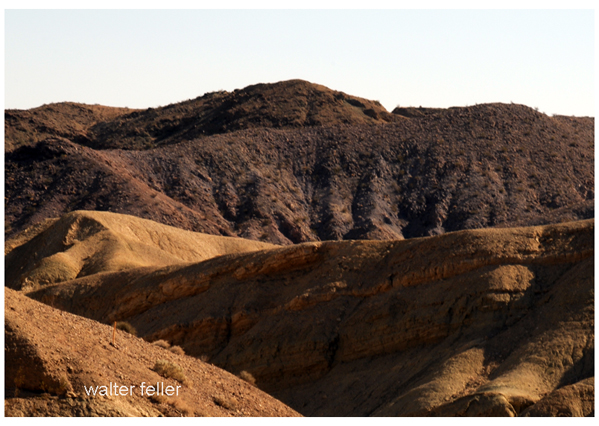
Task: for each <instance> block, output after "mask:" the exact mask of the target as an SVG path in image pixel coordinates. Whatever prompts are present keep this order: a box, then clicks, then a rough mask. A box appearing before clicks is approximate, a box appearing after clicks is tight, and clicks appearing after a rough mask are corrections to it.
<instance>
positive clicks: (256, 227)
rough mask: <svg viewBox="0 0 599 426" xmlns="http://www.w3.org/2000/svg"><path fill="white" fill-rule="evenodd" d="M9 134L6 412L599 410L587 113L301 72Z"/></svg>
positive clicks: (85, 109) (23, 122) (19, 118)
mask: <svg viewBox="0 0 599 426" xmlns="http://www.w3.org/2000/svg"><path fill="white" fill-rule="evenodd" d="M5 135H6V141H5V165H6V172H5V178H6V193H5V212H6V217H5V238H6V243H5V265H6V273H5V324H6V325H5V341H6V344H5V354H6V376H5V377H6V378H5V390H6V396H7V397H6V400H5V410H6V415H8V416H23V415H24V416H82V415H83V416H181V415H185V416H297V415H303V416H594V119H593V118H590V117H565V116H547V115H545V114H543V113H540V112H538V111H536V110H534V109H532V108H529V107H527V106H524V105H515V104H484V105H475V106H469V107H455V108H448V109H433V108H418V107H400V106H398V107H397V108H395V109H394V110H393V111H392V112H388V111H386V110H385V108H384V107H382V105H380V103H378V102H377V101H373V100H367V99H363V98H358V97H355V96H351V95H347V94H345V93H342V92H338V91H334V90H331V89H328V88H326V87H324V86H320V85H317V84H313V83H308V82H305V81H302V80H291V81H287V82H280V83H275V84H258V85H254V86H249V87H247V88H245V89H239V90H236V91H234V92H214V93H208V94H205V95H203V96H200V97H198V98H196V99H192V100H188V101H185V102H181V103H178V104H173V105H168V106H165V107H161V108H149V109H146V110H130V109H125V108H111V107H104V106H99V105H94V106H90V105H82V104H74V103H62V104H52V105H44V106H42V107H39V108H35V109H32V110H27V111H21V110H7V111H5ZM115 323H118V324H119V328H122V329H118V330H116V333H115V336H114V337H113V333H114V328H113V326H114V324H115ZM126 330H128V331H129V332H127V331H126ZM113 339H115V340H114V342H113ZM159 361H160V362H159ZM160 363H162V364H165V365H166V364H168V365H171V366H172V364H175V365H176V366H177V367H178V368H177V369H176V370H177V371H178V372H179V375H177V376H176V377H178V379H177V378H174V376H173V375H172V374H171V375H169V374H168V373H164V371H163V370H161V369H160V366H159V364H160ZM159 381H163V382H164V383H165V385H166V386H171V387H172V388H176V386H180V387H181V393H180V394H179V395H177V396H168V397H167V396H160V397H158V396H153V397H149V396H143V395H141V394H139V393H134V392H133V394H132V395H131V394H130V395H126V396H122V395H117V396H114V395H108V396H103V395H96V396H93V395H89V392H87V389H89V388H90V387H92V386H102V385H103V384H104V383H106V384H108V383H117V382H118V383H119V385H122V386H124V387H131V386H137V389H139V385H140V383H142V382H144V383H156V382H159Z"/></svg>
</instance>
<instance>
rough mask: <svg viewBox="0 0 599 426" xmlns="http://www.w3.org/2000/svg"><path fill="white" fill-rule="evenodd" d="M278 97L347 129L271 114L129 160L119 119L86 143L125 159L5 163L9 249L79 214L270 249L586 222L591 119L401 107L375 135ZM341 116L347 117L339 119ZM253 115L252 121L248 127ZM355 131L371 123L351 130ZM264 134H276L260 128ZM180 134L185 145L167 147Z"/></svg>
mask: <svg viewBox="0 0 599 426" xmlns="http://www.w3.org/2000/svg"><path fill="white" fill-rule="evenodd" d="M286 84H288V85H291V86H292V87H295V88H296V89H297V88H298V87H299V88H304V89H305V91H307V92H308V93H313V92H314V93H320V94H323V95H322V96H323V97H324V98H326V96H325V95H327V96H328V95H330V99H329V102H330V105H328V104H326V103H324V104H323V102H325V101H324V100H323V101H321V103H319V104H318V105H320V109H319V110H318V111H321V112H322V111H329V112H330V111H337V112H339V111H341V112H339V114H340V115H339V117H341V118H339V117H338V116H334V118H331V120H329V121H327V120H324V119H323V120H321V122H326V123H330V122H336V123H341V122H343V121H344V120H345V121H346V122H349V123H352V124H334V125H330V124H329V125H325V126H322V125H316V124H317V123H318V122H319V121H310V123H311V124H313V125H310V126H303V127H302V125H305V124H306V123H307V121H306V120H305V119H301V120H300V119H297V120H295V119H293V120H292V119H291V118H289V120H287V121H285V120H282V119H280V120H279V121H276V122H275V120H274V119H272V114H274V113H273V112H268V111H267V112H265V115H264V116H262V115H260V114H259V111H261V109H258V111H255V110H249V112H246V113H245V115H243V117H245V119H243V120H242V119H239V120H237V121H236V120H232V121H231V123H237V124H235V126H237V127H244V126H246V127H249V126H250V125H252V126H253V125H255V126H257V127H256V128H250V129H245V130H237V131H230V132H227V133H224V134H214V135H211V136H197V135H196V134H190V133H189V132H187V131H186V130H185V131H184V130H181V129H182V128H180V129H179V130H180V131H177V132H173V133H172V135H175V134H176V135H178V136H172V137H171V138H170V139H168V138H167V139H168V140H167V139H163V140H162V142H160V141H158V140H157V139H152V140H153V141H154V142H152V143H153V144H159V145H160V144H162V145H164V146H160V147H158V148H155V149H141V150H136V149H135V148H140V147H145V145H143V144H142V145H143V146H142V145H139V146H138V144H135V143H134V144H133V145H130V144H128V142H127V141H128V140H129V139H127V138H126V137H123V138H121V135H123V131H124V130H122V129H123V128H126V127H127V126H129V125H130V124H131V123H132V122H133V121H135V119H134V118H135V117H133V118H132V115H131V114H129V115H124V116H120V117H119V118H117V119H115V120H116V121H119V120H121V121H122V125H114V127H111V125H110V123H113V124H114V123H115V121H108V122H104V123H103V124H102V126H103V127H102V126H100V125H97V126H100V127H102V128H103V130H102V132H103V133H102V134H103V135H104V136H102V138H99V139H98V138H96V139H94V138H92V137H91V136H89V135H90V134H92V133H94V132H96V131H97V129H98V127H97V126H96V127H94V128H96V130H90V131H89V132H88V136H87V138H88V139H86V140H87V142H86V143H87V144H89V145H101V147H102V148H105V147H106V146H113V145H117V146H124V147H126V148H127V149H100V150H97V149H93V148H90V147H88V146H83V145H81V144H80V143H77V142H74V141H72V140H67V139H64V138H63V139H60V138H54V139H48V140H45V141H43V142H41V143H38V144H37V145H35V146H25V147H22V148H20V149H17V150H15V151H13V152H9V153H7V155H6V199H5V203H6V224H7V230H6V234H7V235H8V236H12V235H14V234H15V233H16V232H18V231H20V230H23V229H25V228H26V227H28V226H29V225H32V224H34V223H36V222H39V221H42V220H43V219H45V218H49V217H58V216H60V215H62V214H63V213H65V212H69V211H72V210H76V209H86V210H104V211H113V212H119V213H127V214H132V215H136V216H139V217H144V218H148V219H152V220H155V221H158V222H161V223H164V224H168V225H173V226H178V227H181V228H184V229H189V230H195V231H202V232H207V233H212V234H221V235H228V236H241V237H245V238H250V239H261V240H264V241H269V242H273V243H279V244H289V243H297V242H302V241H317V240H336V239H397V238H410V237H416V236H424V235H434V234H439V233H443V232H446V231H455V230H458V229H472V228H482V227H506V226H515V225H536V224H544V223H554V222H560V221H567V220H576V219H585V218H590V217H593V216H594V139H593V137H594V121H593V119H592V118H575V117H562V116H554V117H549V116H547V115H545V114H542V113H539V112H537V111H535V110H533V109H531V108H528V107H525V106H522V105H505V104H486V105H477V106H472V107H464V108H449V109H441V110H426V111H425V112H422V111H420V112H421V115H418V114H416V112H418V111H419V109H418V108H412V109H406V108H404V109H401V108H399V109H397V110H396V112H397V113H402V114H404V115H403V116H401V118H400V119H399V121H394V120H392V119H388V120H389V122H387V121H385V120H382V119H379V120H378V121H377V120H375V119H374V118H371V117H370V116H368V115H365V114H364V110H361V109H360V107H354V106H351V104H349V103H347V102H346V100H347V99H350V98H349V97H347V95H339V99H341V98H342V96H343V97H344V98H343V99H346V100H343V101H340V100H338V99H337V98H335V95H333V94H334V93H337V92H333V91H328V92H327V91H325V90H324V89H321V86H314V87H312V86H310V85H308V84H307V83H302V84H303V85H299V86H298V84H299V83H297V82H296V81H293V82H288V83H286ZM281 85H283V86H285V85H284V84H283V83H280V84H278V85H258V86H253V87H250V88H247V89H244V90H243V91H239V92H240V94H236V95H235V96H236V97H243V96H246V95H247V93H253V91H256V90H257V88H261V91H262V93H271V92H272V91H274V90H275V89H276V88H277V87H279V86H281ZM304 86H307V87H308V88H311V90H312V91H309V90H308V89H306V88H305V87H304ZM297 90H299V89H297ZM233 93H234V94H235V93H237V92H233ZM284 93H287V92H284ZM242 95H243V96H242ZM214 96H216V95H214ZM219 96H225V97H227V96H228V97H232V96H233V94H228V95H227V94H222V95H219ZM248 96H249V95H248ZM271 96H272V98H273V99H278V98H277V96H275V94H272V95H271ZM207 97H208V98H209V97H210V96H209V95H206V96H204V97H203V98H200V99H204V101H206V99H207ZM264 97H266V95H264ZM249 99H250V100H248V101H247V102H245V103H243V102H241V103H239V104H237V105H238V106H239V105H244V108H246V107H248V105H249V104H252V105H254V104H255V102H257V101H256V99H258V98H256V97H254V98H252V97H250V98H249ZM259 99H262V98H259ZM326 99H328V98H326ZM335 99H337V100H338V102H340V103H336V102H337V101H335ZM352 99H353V98H352ZM250 101H251V102H250ZM198 102H199V101H198ZM206 102H207V101H206ZM298 102H299V101H298ZM352 102H353V101H352ZM296 103H297V102H295V103H293V102H292V103H291V104H292V105H295V104H296ZM362 103H363V104H364V105H365V106H369V107H372V108H373V109H374V107H375V106H376V105H375V104H367V103H366V101H363V102H362ZM269 105H270V104H269ZM274 105H278V106H280V107H281V108H283V107H284V106H285V104H278V103H274ZM310 105H312V104H310ZM327 105H328V107H326V106H327ZM348 105H350V106H351V108H350V109H349V112H347V111H345V110H344V109H343V108H346V107H348ZM325 107H326V108H325ZM337 107H339V108H340V109H338V110H335V108H337ZM176 108H179V107H178V106H177V105H173V106H170V107H165V108H164V110H170V109H176ZM181 108H183V106H181ZM240 108H241V107H240ZM248 108H249V107H248ZM288 109H289V111H287V110H283V109H282V111H287V112H285V114H287V115H285V116H287V117H296V116H294V115H293V113H294V111H296V110H295V109H293V108H292V107H289V108H288ZM407 110H409V111H408V112H406V111H407ZM252 111H253V112H252ZM274 111H275V112H276V113H280V114H281V117H282V116H284V113H283V112H280V111H279V110H278V109H275V110H274ZM410 111H411V112H410ZM414 111H416V112H414ZM163 112H164V111H163ZM342 112H344V113H346V114H345V115H343V114H342ZM152 114H158V110H156V111H141V112H136V113H133V115H135V116H136V117H138V118H139V119H140V120H141V117H142V116H144V117H146V118H147V116H148V115H152ZM298 114H299V112H298ZM322 114H324V113H322ZM322 114H321V115H322ZM356 114H357V115H356ZM359 114H361V115H359ZM377 114H378V116H380V117H388V116H389V114H388V113H384V112H381V111H379V112H377ZM253 116H256V117H262V118H261V119H260V120H261V121H260V120H258V122H256V120H257V119H256V120H254V119H249V118H248V117H253ZM393 116H395V117H400V116H399V115H398V114H393ZM268 117H271V118H268ZM298 117H299V116H298ZM302 117H303V115H302ZM331 117H332V116H331ZM356 117H358V118H360V117H361V120H362V121H363V122H365V123H366V122H367V123H369V124H356V122H358V123H359V122H360V120H358V119H357V118H356ZM296 118H297V117H296ZM353 118H356V119H355V120H354V121H352V119H353ZM123 120H124V121H123ZM131 120H133V121H131ZM144 120H145V119H144ZM119 122H120V121H119ZM145 122H146V121H144V123H145ZM152 122H153V123H159V122H161V119H160V118H159V117H156V118H155V119H154V120H153V121H152ZM240 123H241V124H240ZM243 123H245V124H243ZM290 123H295V124H293V125H291V124H290ZM156 125H157V124H156ZM273 125H276V126H281V127H285V128H272V127H261V126H273ZM296 125H297V126H298V127H294V126H296ZM235 126H234V127H235ZM142 127H143V126H141V124H140V127H139V128H140V129H141V128H142ZM200 127H202V126H200V125H199V127H198V128H200ZM202 128H204V129H207V128H206V127H205V126H204V127H202ZM110 129H112V130H111V131H112V133H110V132H111V131H109V130H110ZM220 130H222V129H220ZM220 130H219V131H220ZM203 131H204V130H203ZM186 132H187V133H186ZM94 134H95V133H94ZM98 134H99V133H98ZM111 135H112V136H111ZM183 135H188V136H189V137H194V139H191V140H187V141H183V142H178V143H175V141H176V140H178V138H179V139H182V138H183V139H184V136H183ZM74 140H76V141H79V142H81V139H80V138H74ZM113 140H114V141H118V143H117V142H114V143H113V142H110V141H113ZM91 141H96V142H91ZM100 141H104V142H100ZM107 141H108V142H107Z"/></svg>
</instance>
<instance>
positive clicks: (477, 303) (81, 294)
mask: <svg viewBox="0 0 599 426" xmlns="http://www.w3.org/2000/svg"><path fill="white" fill-rule="evenodd" d="M593 253H594V221H593V220H586V221H578V222H570V223H564V224H559V225H547V226H538V227H527V228H511V229H484V230H470V231H459V232H454V233H447V234H444V235H440V236H435V237H428V238H415V239H410V240H403V241H344V242H325V243H304V244H299V245H295V246H290V247H282V248H275V249H272V250H265V251H260V252H253V253H241V254H234V255H233V254H232V255H227V256H221V257H216V258H213V259H209V260H207V261H204V262H200V263H195V264H187V265H172V266H168V267H162V268H160V267H155V268H151V267H147V268H140V269H130V270H127V271H124V272H112V273H103V274H94V275H89V276H86V277H83V278H79V279H76V280H73V281H68V282H63V283H60V284H55V285H53V286H48V287H45V288H43V289H40V290H38V291H35V292H31V293H29V296H30V297H33V298H35V299H38V300H40V301H43V302H44V303H47V304H50V305H52V306H54V307H57V308H60V309H65V310H67V311H69V312H72V313H76V314H78V315H82V316H86V317H89V318H93V319H97V320H99V321H101V322H111V321H114V320H127V321H129V322H130V323H131V324H133V325H134V326H135V327H136V328H137V330H138V331H139V333H140V335H142V336H144V338H146V339H149V340H157V339H164V340H167V341H169V342H170V343H171V344H175V345H180V346H182V347H183V348H184V349H185V351H186V352H187V353H189V354H191V355H195V356H208V357H209V359H210V361H211V362H213V363H214V364H215V365H218V366H220V367H222V368H225V369H227V370H228V371H231V372H233V373H236V374H237V373H239V372H240V371H242V370H247V371H249V372H250V373H251V374H253V375H254V376H255V378H256V380H257V384H258V386H260V388H261V389H264V390H266V391H267V392H269V393H271V394H272V395H274V396H275V397H277V398H279V399H280V400H281V401H283V402H285V403H287V404H288V405H289V406H291V407H293V408H294V409H296V410H297V411H299V412H300V413H302V414H304V415H316V416H321V415H325V416H328V415H335V416H347V415H349V416H365V415H373V416H378V415H380V416H386V415H400V416H405V415H413V416H414V415H415V416H424V415H484V416H495V415H507V416H515V415H585V416H586V415H590V414H592V413H593V402H594V381H593V379H592V377H593V376H594V356H593V353H594V271H593V267H594V262H593Z"/></svg>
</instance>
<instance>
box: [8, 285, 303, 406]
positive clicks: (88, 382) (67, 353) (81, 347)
mask: <svg viewBox="0 0 599 426" xmlns="http://www.w3.org/2000/svg"><path fill="white" fill-rule="evenodd" d="M5 323H6V324H5V362H6V369H5V389H6V400H5V406H4V407H5V414H6V416H61V417H67V416H86V417H87V416H101V417H104V416H110V417H115V416H136V417H137V416H163V415H166V416H225V417H226V416H297V415H298V414H297V413H296V412H295V411H293V410H291V409H290V408H289V407H287V406H285V405H284V404H282V403H281V402H279V401H277V400H275V399H273V398H272V397H270V396H269V395H267V394H265V393H263V392H261V391H260V390H258V389H257V388H255V387H254V386H252V385H250V384H248V383H246V382H244V381H243V380H241V379H239V378H237V377H235V376H233V375H231V374H229V373H227V372H225V371H222V370H220V369H218V368H216V367H214V366H212V365H210V364H206V363H204V362H202V361H200V360H198V359H195V358H192V357H189V356H185V355H177V354H174V353H172V352H170V351H168V350H166V349H162V348H160V347H158V346H155V345H152V344H150V343H147V342H145V341H144V340H142V339H139V338H137V337H133V336H132V335H130V334H128V333H125V332H123V331H120V330H118V331H117V338H116V346H112V345H111V343H110V342H111V341H112V328H111V327H109V326H107V325H103V324H99V323H97V322H95V321H91V320H88V319H85V318H81V317H77V316H75V315H71V314H68V313H65V312H62V311H58V310H56V309H53V308H50V307H49V306H46V305H43V304H41V303H39V302H36V301H34V300H31V299H29V298H27V297H25V296H23V295H22V294H20V293H17V292H16V291H14V290H10V289H5ZM160 359H162V360H167V361H169V362H172V363H175V364H177V365H179V366H180V367H181V368H182V369H183V372H184V376H185V380H182V379H180V380H175V379H173V378H165V377H162V376H161V375H159V374H158V373H156V372H155V371H153V369H154V366H155V363H156V361H157V360H160ZM142 382H145V383H146V385H147V384H149V383H157V382H162V383H164V386H172V387H173V389H176V387H177V386H180V389H179V393H178V395H172V396H164V397H162V398H161V399H157V398H152V397H149V396H148V395H147V394H146V395H143V396H142V395H141V390H140V386H141V384H142ZM110 383H117V384H118V385H119V389H120V386H125V387H127V388H130V387H131V386H135V388H134V389H133V395H130V394H129V395H126V396H122V395H119V396H114V395H113V396H107V397H104V396H99V395H98V396H95V397H94V396H89V395H88V394H87V392H86V391H85V389H86V388H88V389H89V388H91V387H92V386H93V387H95V386H110Z"/></svg>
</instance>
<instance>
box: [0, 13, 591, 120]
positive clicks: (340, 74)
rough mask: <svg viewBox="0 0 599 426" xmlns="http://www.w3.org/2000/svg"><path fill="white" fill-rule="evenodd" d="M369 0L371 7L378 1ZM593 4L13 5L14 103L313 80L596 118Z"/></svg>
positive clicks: (8, 36) (410, 99) (400, 100)
mask: <svg viewBox="0 0 599 426" xmlns="http://www.w3.org/2000/svg"><path fill="white" fill-rule="evenodd" d="M365 6H367V5H365ZM594 20H595V16H594V11H593V10H592V9H590V10H6V11H5V20H4V24H5V33H4V37H5V55H4V58H5V69H4V71H5V108H19V109H26V108H32V107H36V106H40V105H42V104H47V103H52V102H62V101H73V102H82V103H87V104H95V103H97V104H101V105H109V106H127V107H131V108H148V107H156V106H162V105H167V104H170V103H175V102H179V101H183V100H186V99H191V98H196V97H198V96H201V95H203V94H204V93H206V92H212V91H216V90H228V91H232V90H235V89H238V88H243V87H245V86H248V85H251V84H256V83H273V82H277V81H282V80H289V79H295V78H299V79H303V80H308V81H311V82H313V83H318V84H322V85H324V86H327V87H329V88H331V89H334V90H340V91H343V92H346V93H348V94H351V95H355V96H360V97H364V98H368V99H373V100H379V101H380V102H381V103H382V104H383V105H384V106H385V107H386V108H387V109H388V110H389V111H391V110H392V109H393V108H395V107H396V106H397V105H401V106H426V107H450V106H464V105H473V104H477V103H488V102H505V103H509V102H514V103H519V104H525V105H528V106H530V107H536V108H539V110H540V111H542V112H545V113H547V114H564V115H577V116H594V115H595V113H594V106H595V88H594V54H595V48H594V38H595V35H594Z"/></svg>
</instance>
